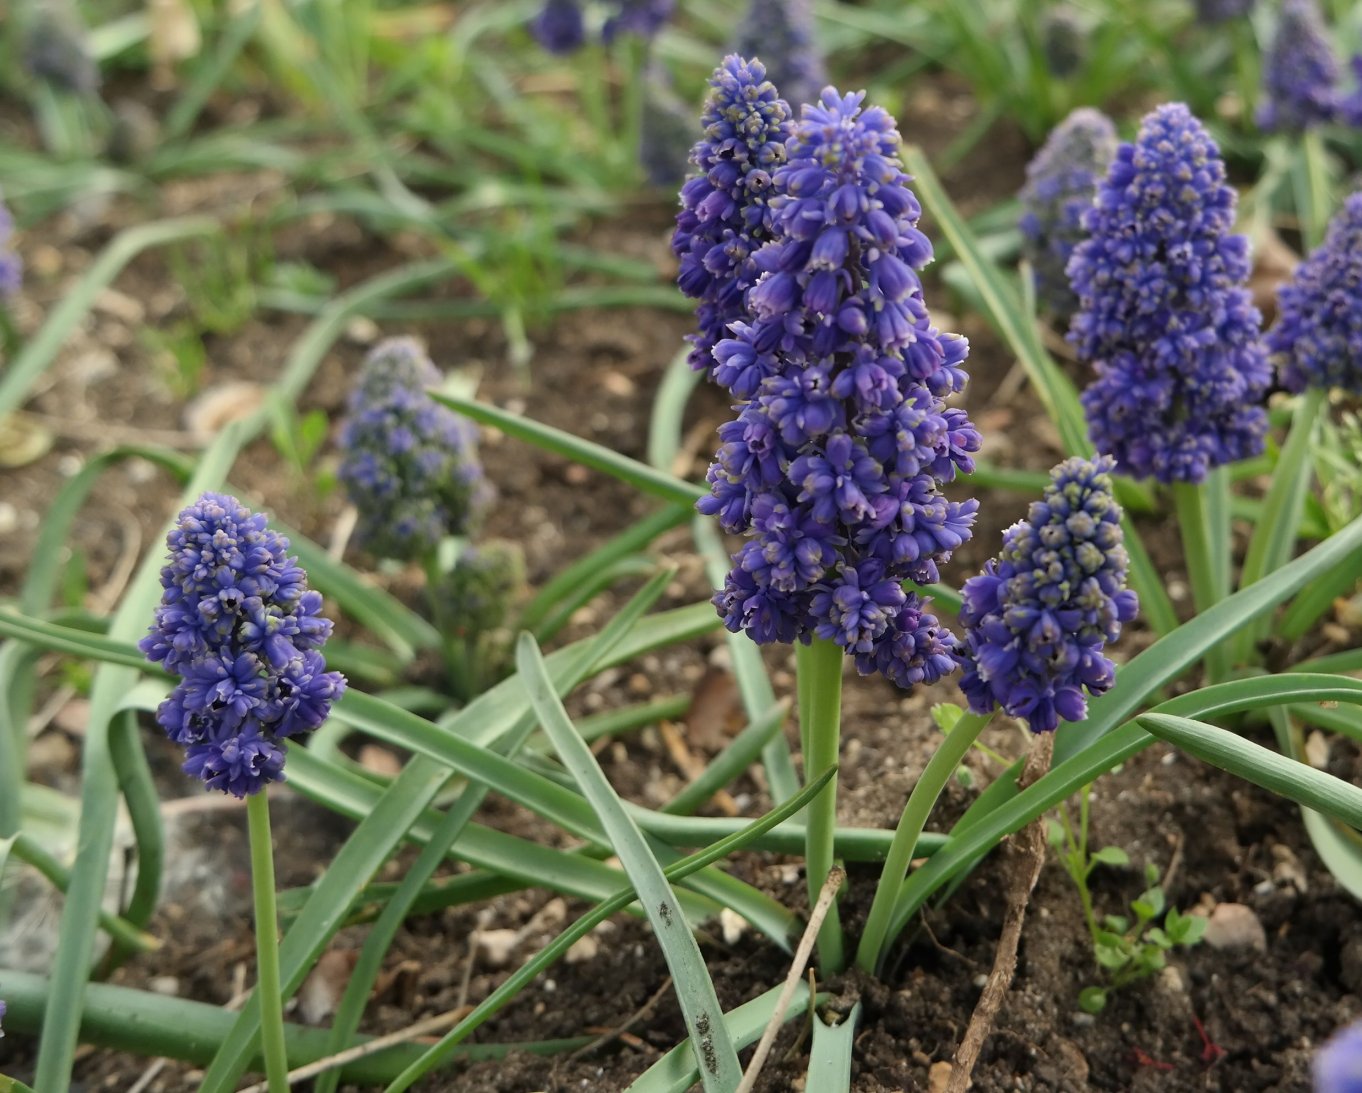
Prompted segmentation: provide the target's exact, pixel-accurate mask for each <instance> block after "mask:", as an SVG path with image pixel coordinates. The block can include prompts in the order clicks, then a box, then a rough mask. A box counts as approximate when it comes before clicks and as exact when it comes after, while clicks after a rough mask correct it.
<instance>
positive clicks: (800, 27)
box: [733, 0, 828, 107]
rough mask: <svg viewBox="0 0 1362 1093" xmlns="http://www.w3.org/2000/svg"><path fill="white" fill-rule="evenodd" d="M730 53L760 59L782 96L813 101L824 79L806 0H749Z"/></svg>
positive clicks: (809, 6)
mask: <svg viewBox="0 0 1362 1093" xmlns="http://www.w3.org/2000/svg"><path fill="white" fill-rule="evenodd" d="M733 52H734V53H736V54H738V56H740V57H754V58H760V60H761V63H762V64H764V65H765V66H766V75H767V76H768V77H769V78H770V80H771V82H772V83H774V84H775V85H776V86H777V87H778V88H780V93H781V95H782V96H783V97H784V99H785V100H786V101H787V102H789V103H791V104H794V105H795V106H796V107H798V105H799V104H802V103H806V102H816V101H817V100H818V93H819V92H820V91H822V90H823V85H824V84H826V83H827V82H828V74H827V69H826V67H825V66H824V64H823V51H822V50H821V49H820V48H819V45H818V36H817V34H816V32H815V30H814V24H813V5H812V4H811V3H810V2H809V0H750V2H749V3H748V5H747V11H746V13H745V14H744V15H743V18H742V22H741V23H739V24H738V36H737V42H736V43H735V45H734V47H733Z"/></svg>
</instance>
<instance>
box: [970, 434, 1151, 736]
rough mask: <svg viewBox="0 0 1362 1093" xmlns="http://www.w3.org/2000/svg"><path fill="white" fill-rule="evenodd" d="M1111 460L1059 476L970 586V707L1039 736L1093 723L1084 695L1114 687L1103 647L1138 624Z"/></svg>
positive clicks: (1072, 466) (1069, 465)
mask: <svg viewBox="0 0 1362 1093" xmlns="http://www.w3.org/2000/svg"><path fill="white" fill-rule="evenodd" d="M1112 465H1113V461H1112V459H1111V458H1110V457H1109V456H1099V457H1098V458H1097V459H1096V460H1095V461H1094V462H1091V463H1089V462H1088V461H1086V460H1083V459H1078V458H1074V459H1070V460H1067V461H1066V462H1064V463H1061V464H1060V465H1059V466H1058V467H1056V468H1055V469H1054V470H1053V471H1051V472H1050V473H1051V484H1050V485H1049V486H1048V487H1047V488H1046V490H1045V497H1044V500H1041V501H1036V502H1033V503H1032V505H1031V511H1030V512H1029V513H1027V517H1026V519H1025V520H1023V521H1020V522H1018V523H1016V524H1013V525H1012V526H1011V527H1010V528H1008V529H1007V530H1006V531H1005V532H1003V550H1002V553H1001V554H999V555H998V557H997V558H995V559H993V560H991V561H989V562H988V563H987V564H986V565H985V566H984V572H983V573H982V574H981V575H980V576H977V577H971V578H970V579H969V580H968V581H966V582H965V587H964V588H963V589H962V594H963V597H964V606H963V607H962V608H961V611H960V622H961V625H963V626H964V628H965V641H964V646H963V648H962V649H961V651H960V654H959V659H960V663H961V665H962V667H963V668H964V674H963V675H962V676H961V678H960V689H961V690H962V691H963V692H964V693H965V697H966V698H967V699H968V700H969V705H970V709H971V710H973V711H974V712H975V713H979V714H986V713H990V712H992V711H993V710H994V709H995V708H996V707H999V706H1001V707H1002V709H1003V710H1004V712H1006V713H1007V714H1009V715H1010V716H1012V717H1017V718H1021V719H1023V720H1025V721H1026V722H1027V724H1028V725H1030V726H1031V731H1032V732H1052V731H1053V730H1054V729H1055V728H1056V727H1057V726H1058V725H1059V722H1060V720H1061V719H1063V720H1065V721H1082V720H1083V719H1084V718H1086V717H1087V716H1088V701H1087V698H1086V697H1085V692H1086V693H1087V694H1090V695H1099V694H1102V693H1103V692H1104V691H1106V690H1107V689H1108V688H1109V687H1110V686H1111V685H1112V683H1113V682H1114V680H1115V666H1114V665H1113V664H1112V662H1111V661H1110V660H1108V659H1107V658H1106V657H1105V656H1103V654H1102V650H1103V648H1104V647H1105V646H1106V645H1107V644H1109V643H1110V642H1114V641H1115V640H1116V639H1117V638H1118V637H1120V634H1121V624H1122V623H1126V622H1129V621H1130V620H1131V619H1133V618H1134V617H1135V612H1136V610H1137V608H1138V601H1137V600H1136V597H1135V593H1134V592H1132V591H1131V590H1129V589H1127V588H1126V570H1127V568H1128V566H1129V559H1128V558H1127V556H1126V550H1125V547H1124V545H1123V544H1122V535H1121V508H1120V506H1119V505H1118V504H1117V503H1116V499H1115V498H1114V497H1113V495H1112V481H1111V469H1112Z"/></svg>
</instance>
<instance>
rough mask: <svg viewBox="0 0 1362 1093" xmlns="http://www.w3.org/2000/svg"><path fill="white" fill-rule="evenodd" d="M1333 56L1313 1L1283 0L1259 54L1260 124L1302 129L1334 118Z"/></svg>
mask: <svg viewBox="0 0 1362 1093" xmlns="http://www.w3.org/2000/svg"><path fill="white" fill-rule="evenodd" d="M1338 81H1339V71H1338V60H1337V59H1336V58H1335V57H1334V49H1333V46H1332V45H1331V44H1330V42H1329V32H1328V30H1327V29H1326V28H1325V26H1324V21H1323V20H1322V19H1321V18H1320V14H1319V8H1318V7H1316V5H1315V0H1285V3H1283V4H1282V10H1281V15H1280V16H1279V18H1278V20H1277V30H1276V32H1275V33H1274V34H1273V37H1272V41H1271V43H1270V44H1269V45H1268V48H1267V52H1266V54H1265V55H1264V57H1263V98H1262V101H1261V102H1260V103H1259V105H1258V112H1257V121H1258V126H1259V128H1261V129H1263V130H1265V131H1267V132H1272V131H1275V130H1286V131H1287V132H1297V133H1298V132H1301V131H1302V130H1305V129H1309V128H1310V127H1311V126H1315V125H1326V124H1328V123H1329V122H1333V121H1337V120H1338V118H1339V114H1340V110H1341V107H1342V98H1341V96H1340V93H1339V89H1338Z"/></svg>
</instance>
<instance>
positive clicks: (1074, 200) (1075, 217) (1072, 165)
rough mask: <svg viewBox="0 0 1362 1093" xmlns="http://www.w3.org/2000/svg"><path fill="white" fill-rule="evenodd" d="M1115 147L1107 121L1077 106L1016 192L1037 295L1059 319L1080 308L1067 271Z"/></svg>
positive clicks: (1096, 112) (1025, 250)
mask: <svg viewBox="0 0 1362 1093" xmlns="http://www.w3.org/2000/svg"><path fill="white" fill-rule="evenodd" d="M1116 145H1117V140H1116V127H1115V126H1114V125H1112V124H1111V120H1110V119H1109V118H1108V117H1107V116H1106V115H1105V114H1103V113H1102V112H1101V111H1100V110H1093V109H1091V108H1090V107H1086V106H1085V107H1080V108H1079V109H1077V110H1075V111H1074V112H1073V113H1072V114H1070V115H1069V116H1068V117H1067V118H1065V119H1064V120H1063V121H1062V122H1060V123H1059V125H1057V126H1056V127H1055V130H1054V132H1052V133H1051V134H1050V136H1049V137H1048V138H1047V139H1046V141H1045V143H1044V144H1043V145H1042V146H1041V148H1040V151H1039V152H1037V153H1036V158H1035V159H1033V160H1032V161H1031V163H1030V165H1029V166H1028V167H1027V168H1026V185H1024V186H1023V187H1022V189H1021V193H1020V194H1019V195H1018V196H1019V198H1020V201H1021V207H1022V216H1021V220H1020V221H1019V222H1018V227H1020V228H1021V235H1022V254H1023V256H1024V257H1025V258H1026V260H1027V261H1028V262H1029V263H1030V264H1031V273H1032V277H1033V278H1034V280H1035V285H1036V296H1037V298H1038V299H1039V300H1040V302H1041V303H1042V304H1043V305H1044V306H1045V307H1046V308H1048V309H1049V311H1050V312H1051V313H1052V314H1054V315H1057V316H1060V317H1062V318H1068V316H1069V315H1071V314H1072V313H1073V310H1074V308H1075V307H1077V306H1078V297H1077V296H1075V295H1074V292H1073V289H1072V288H1070V287H1069V276H1068V273H1067V272H1066V269H1067V267H1068V264H1069V258H1070V256H1071V255H1072V254H1073V250H1074V247H1075V246H1077V245H1078V244H1079V243H1081V242H1082V241H1083V240H1084V239H1086V238H1087V233H1086V232H1085V231H1084V230H1083V214H1084V213H1085V212H1087V211H1088V209H1090V208H1091V207H1092V203H1093V200H1094V199H1095V198H1096V197H1097V187H1098V184H1099V183H1100V182H1101V181H1102V178H1103V176H1104V175H1105V174H1106V173H1107V168H1108V167H1110V166H1111V161H1112V160H1113V159H1114V158H1115V157H1116Z"/></svg>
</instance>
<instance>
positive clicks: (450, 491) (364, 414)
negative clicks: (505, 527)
mask: <svg viewBox="0 0 1362 1093" xmlns="http://www.w3.org/2000/svg"><path fill="white" fill-rule="evenodd" d="M440 379H441V377H440V373H439V371H438V370H437V369H436V367H435V365H434V364H432V363H431V361H430V358H429V357H427V356H426V353H425V350H424V349H423V348H422V347H421V345H420V343H419V342H417V341H416V340H415V339H413V338H388V339H386V340H385V341H382V342H380V343H379V344H378V345H376V346H375V347H374V348H373V349H372V350H371V351H370V353H369V355H368V357H367V358H366V359H365V362H364V369H363V371H362V372H361V373H360V377H359V383H358V385H357V386H356V387H355V390H354V392H353V393H352V394H351V396H350V403H349V411H350V413H349V417H347V418H346V420H345V423H344V425H343V426H342V427H341V436H340V446H341V450H342V451H343V453H344V456H343V458H342V460H341V466H340V472H339V473H340V480H341V482H342V483H343V484H344V486H345V490H346V493H347V494H348V495H349V497H350V500H351V501H352V502H353V503H354V505H355V507H356V508H357V509H358V510H359V517H360V519H359V525H358V528H357V537H358V539H359V541H360V543H361V544H362V545H363V546H364V547H365V549H367V550H369V551H371V552H372V553H374V554H376V555H379V556H380V557H384V558H398V559H403V560H410V559H414V558H422V557H425V556H426V555H428V554H429V553H430V552H431V551H433V550H434V549H435V548H436V547H437V546H438V545H439V543H440V540H441V539H443V538H444V537H445V536H449V535H467V534H468V533H469V532H470V531H472V530H473V529H474V528H475V527H476V526H477V524H478V521H479V520H480V519H481V516H482V512H483V510H484V509H485V508H486V505H487V502H488V500H489V498H490V487H489V486H488V484H487V481H486V479H485V478H484V477H483V473H482V466H481V464H479V462H478V458H477V432H476V429H475V427H474V425H473V423H472V422H470V421H469V420H468V419H467V418H464V417H461V416H460V415H459V414H456V413H455V412H454V411H453V410H450V409H448V408H447V407H444V406H442V405H440V404H439V403H438V402H436V401H435V400H434V399H433V398H431V396H430V394H429V389H430V388H432V387H438V386H439V384H440Z"/></svg>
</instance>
